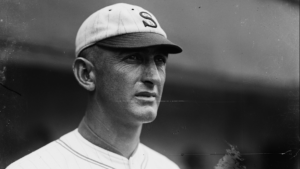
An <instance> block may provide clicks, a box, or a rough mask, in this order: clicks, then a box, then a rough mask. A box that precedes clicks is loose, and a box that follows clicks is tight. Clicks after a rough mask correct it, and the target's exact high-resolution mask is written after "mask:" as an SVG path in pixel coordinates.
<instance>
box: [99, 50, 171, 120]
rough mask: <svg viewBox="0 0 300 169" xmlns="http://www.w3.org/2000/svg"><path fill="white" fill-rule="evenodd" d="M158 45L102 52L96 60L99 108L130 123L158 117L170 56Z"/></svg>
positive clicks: (114, 117) (115, 117)
mask: <svg viewBox="0 0 300 169" xmlns="http://www.w3.org/2000/svg"><path fill="white" fill-rule="evenodd" d="M159 49H160V48H158V47H148V48H141V49H134V50H132V49H130V50H128V49H126V50H119V49H118V50H116V51H112V50H106V49H105V52H103V53H102V55H101V56H99V57H102V58H101V59H98V61H97V62H96V63H95V64H96V65H95V67H96V98H97V103H98V105H99V107H100V108H101V109H100V111H103V112H107V113H108V116H110V117H112V118H113V119H117V120H118V121H119V122H124V123H128V124H141V123H147V122H151V121H153V120H154V119H155V117H156V115H157V109H158V106H159V103H160V100H161V96H162V92H163V86H164V83H165V79H166V61H167V58H168V54H167V53H165V52H162V51H161V50H159ZM100 50H102V49H100Z"/></svg>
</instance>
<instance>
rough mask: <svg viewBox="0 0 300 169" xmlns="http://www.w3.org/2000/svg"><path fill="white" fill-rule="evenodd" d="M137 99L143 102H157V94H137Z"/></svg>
mask: <svg viewBox="0 0 300 169" xmlns="http://www.w3.org/2000/svg"><path fill="white" fill-rule="evenodd" d="M135 97H136V98H138V99H139V100H143V101H151V102H152V101H155V99H156V97H157V94H156V93H154V92H139V93H137V94H135Z"/></svg>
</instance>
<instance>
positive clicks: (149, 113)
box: [136, 107, 157, 123]
mask: <svg viewBox="0 0 300 169" xmlns="http://www.w3.org/2000/svg"><path fill="white" fill-rule="evenodd" d="M136 115H137V118H138V121H140V122H142V123H151V122H152V121H154V120H155V118H156V116H157V109H156V108H154V107H141V108H140V110H139V111H138V112H137V114H136Z"/></svg>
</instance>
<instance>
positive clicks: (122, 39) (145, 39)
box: [97, 32, 182, 54]
mask: <svg viewBox="0 0 300 169" xmlns="http://www.w3.org/2000/svg"><path fill="white" fill-rule="evenodd" d="M97 45H100V46H106V47H112V48H143V47H151V46H161V47H163V49H164V50H165V51H167V52H168V53H171V54H176V53H181V52H182V49H181V48H180V47H179V46H178V45H176V44H174V43H172V42H171V41H169V40H168V39H167V38H165V37H164V36H162V35H160V34H157V33H151V32H137V33H128V34H122V35H117V36H113V37H110V38H107V39H104V40H101V41H98V42H97Z"/></svg>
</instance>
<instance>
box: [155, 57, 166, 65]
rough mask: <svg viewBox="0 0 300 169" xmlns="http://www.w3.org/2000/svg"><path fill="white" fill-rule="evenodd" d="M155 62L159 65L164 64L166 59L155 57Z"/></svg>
mask: <svg viewBox="0 0 300 169" xmlns="http://www.w3.org/2000/svg"><path fill="white" fill-rule="evenodd" d="M155 62H156V63H159V64H166V62H167V58H166V57H165V56H156V57H155Z"/></svg>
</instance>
